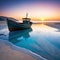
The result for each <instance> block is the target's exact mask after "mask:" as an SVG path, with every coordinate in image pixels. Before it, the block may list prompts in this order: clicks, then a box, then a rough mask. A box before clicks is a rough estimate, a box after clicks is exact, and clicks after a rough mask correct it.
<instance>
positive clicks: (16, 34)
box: [9, 28, 32, 44]
mask: <svg viewBox="0 0 60 60" xmlns="http://www.w3.org/2000/svg"><path fill="white" fill-rule="evenodd" d="M31 31H32V29H31V28H30V29H26V30H20V31H13V32H10V33H9V41H10V42H12V43H14V44H15V43H18V42H20V41H23V40H26V39H28V38H29V37H30V35H29V33H30V32H31Z"/></svg>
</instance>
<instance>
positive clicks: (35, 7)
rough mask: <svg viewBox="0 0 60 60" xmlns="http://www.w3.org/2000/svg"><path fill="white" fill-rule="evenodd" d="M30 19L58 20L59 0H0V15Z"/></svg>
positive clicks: (59, 12)
mask: <svg viewBox="0 0 60 60" xmlns="http://www.w3.org/2000/svg"><path fill="white" fill-rule="evenodd" d="M26 13H28V14H29V16H28V17H30V18H31V19H32V20H60V1H59V0H0V16H7V17H13V18H16V19H22V18H23V17H25V14H26Z"/></svg>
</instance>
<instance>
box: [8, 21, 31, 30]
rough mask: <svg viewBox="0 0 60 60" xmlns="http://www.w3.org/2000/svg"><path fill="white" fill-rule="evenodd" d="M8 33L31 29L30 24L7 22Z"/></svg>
mask: <svg viewBox="0 0 60 60" xmlns="http://www.w3.org/2000/svg"><path fill="white" fill-rule="evenodd" d="M7 24H8V28H9V31H15V30H24V29H28V28H31V25H32V22H30V23H18V22H15V21H12V20H7Z"/></svg>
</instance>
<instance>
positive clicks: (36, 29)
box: [8, 24, 60, 60]
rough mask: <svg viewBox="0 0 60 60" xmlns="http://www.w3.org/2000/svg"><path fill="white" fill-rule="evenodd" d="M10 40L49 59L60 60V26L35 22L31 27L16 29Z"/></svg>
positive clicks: (11, 33) (10, 35) (10, 34)
mask: <svg viewBox="0 0 60 60" xmlns="http://www.w3.org/2000/svg"><path fill="white" fill-rule="evenodd" d="M8 35H9V38H8V40H9V42H11V43H13V44H14V45H16V46H18V47H23V48H26V49H29V50H31V51H32V52H34V53H36V54H38V55H41V56H42V57H44V58H46V59H48V60H60V31H59V28H55V27H51V26H48V25H44V24H33V25H32V27H31V29H27V30H21V31H14V32H10V33H9V34H8Z"/></svg>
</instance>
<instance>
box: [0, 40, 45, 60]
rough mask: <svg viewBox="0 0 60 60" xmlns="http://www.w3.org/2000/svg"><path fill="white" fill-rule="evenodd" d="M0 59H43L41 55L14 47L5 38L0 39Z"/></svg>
mask: <svg viewBox="0 0 60 60" xmlns="http://www.w3.org/2000/svg"><path fill="white" fill-rule="evenodd" d="M0 60H45V59H44V58H42V57H41V56H38V55H37V54H35V53H33V52H31V51H29V50H26V49H24V48H20V47H16V46H15V45H13V44H11V43H10V42H8V41H6V40H0Z"/></svg>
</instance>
